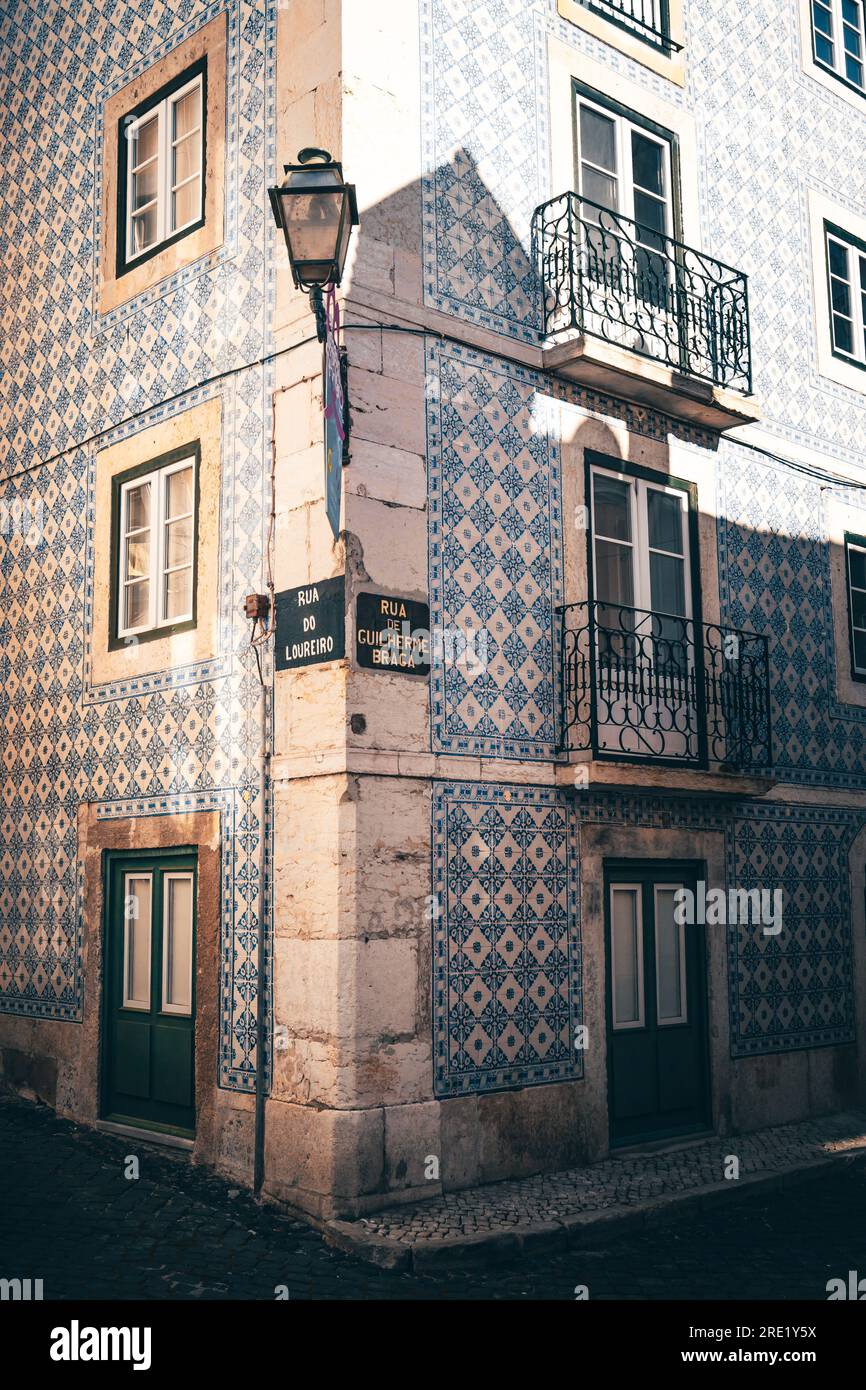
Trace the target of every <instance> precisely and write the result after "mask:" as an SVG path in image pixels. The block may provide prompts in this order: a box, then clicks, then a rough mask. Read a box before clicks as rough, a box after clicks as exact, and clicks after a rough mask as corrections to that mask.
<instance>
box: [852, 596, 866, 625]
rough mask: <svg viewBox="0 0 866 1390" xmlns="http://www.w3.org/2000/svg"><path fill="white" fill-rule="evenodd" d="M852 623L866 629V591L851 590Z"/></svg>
mask: <svg viewBox="0 0 866 1390" xmlns="http://www.w3.org/2000/svg"><path fill="white" fill-rule="evenodd" d="M851 621H852V622H853V624H854V626H855V627H862V628H866V590H863V589H852V590H851Z"/></svg>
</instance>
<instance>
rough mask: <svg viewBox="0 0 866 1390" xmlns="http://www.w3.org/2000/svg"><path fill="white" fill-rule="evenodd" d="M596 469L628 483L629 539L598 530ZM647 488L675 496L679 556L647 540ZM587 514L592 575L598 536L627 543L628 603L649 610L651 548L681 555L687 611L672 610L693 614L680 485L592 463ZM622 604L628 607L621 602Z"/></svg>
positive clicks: (684, 506) (684, 498) (595, 568)
mask: <svg viewBox="0 0 866 1390" xmlns="http://www.w3.org/2000/svg"><path fill="white" fill-rule="evenodd" d="M596 473H600V474H602V476H603V477H606V478H615V479H616V480H617V482H620V483H625V484H627V486H628V488H629V500H630V505H631V536H632V538H631V540H630V541H621V540H618V539H617V538H616V537H615V536H603V535H601V534H600V532H599V530H598V524H597V520H596V515H595V483H594V478H595V475H596ZM649 492H664V493H667V494H668V495H669V496H672V497H676V498H677V500H678V502H679V503H680V507H681V509H682V517H683V553H682V555H681V556H679V555H674V553H673V551H667V550H659V549H658V547H657V546H653V547H651V546H650V543H649V507H648V505H647V494H648V493H649ZM590 508H591V511H590V516H591V520H592V569H593V575H595V576H597V574H598V562H597V555H596V548H595V547H596V542H597V541H598V540H603V541H607V542H608V543H609V544H612V545H622V546H626V547H627V548H628V549H630V550H631V552H632V579H633V584H634V600H633V602H632V604H631V605H630V606H631V607H632V608H635V609H637V610H638V611H639V612H644V613H652V612H655V609H654V608H653V605H652V583H651V580H650V552H651V551H652V553H653V554H657V555H669V556H671V558H674V559H677V560H679V559H681V560H682V562H683V579H684V588H685V597H686V604H685V607H686V611H685V613H683V614H673V615H672V616H674V617H682V619H683V620H684V621H685V620H690V619H691V618H692V614H693V608H692V570H691V554H690V550H689V497H688V493H687V492H684V491H683V489H682V488H679V487H669V486H665V484H664V483H662V482H658V483H655V482H649V481H648V480H646V479H643V478H635V477H632V475H631V474H629V473H619V472H617V470H616V469H614V468H604V467H602V466H600V465H599V464H595V463H594V464H592V465H591V467H590ZM595 599H596V602H602V603H604V602H607V600H604V599H599V596H598V593H597V592H596V594H595ZM623 607H629V605H628V604H624V605H623Z"/></svg>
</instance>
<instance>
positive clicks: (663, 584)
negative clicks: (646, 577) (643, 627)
mask: <svg viewBox="0 0 866 1390" xmlns="http://www.w3.org/2000/svg"><path fill="white" fill-rule="evenodd" d="M685 570H686V567H685V564H684V563H683V561H682V560H677V559H674V558H673V557H672V556H670V555H659V554H658V553H657V552H656V551H653V552H652V553H651V554H650V595H651V596H650V603H651V604H652V607H653V612H654V613H674V614H677V615H678V616H679V615H683V614H684V613H685V611H686V574H685Z"/></svg>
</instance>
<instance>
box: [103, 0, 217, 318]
mask: <svg viewBox="0 0 866 1390" xmlns="http://www.w3.org/2000/svg"><path fill="white" fill-rule="evenodd" d="M202 60H204V61H205V62H206V64H207V110H206V119H205V132H204V144H205V167H204V217H203V221H202V223H201V224H200V225H199V226H197V227H195V228H193V229H192V230H191V231H189V232H186V233H182V234H181V235H180V236H179V238H178V239H177V240H172V241H169V242H168V243H167V244H166V243H163V244H162V245H161V246H159V247H158V248H157V249H156V251H155V253H154V254H149V255H147V256H146V257H145V258H144V259H143V260H136V261H133V262H132V263H131V264H130V265H129V266H128V267H127V268H126V269H125V270H124V271H123V273H122V274H118V269H119V267H118V222H119V218H118V176H119V171H120V164H121V160H120V151H119V148H118V145H119V137H120V131H121V125H122V121H123V119H124V117H125V116H126V115H128V114H129V112H131V111H136V110H137V109H139V108H140V107H141V106H142V104H143V103H146V102H147V100H148V99H149V98H151V97H155V96H156V94H157V93H158V92H161V91H162V90H163V89H165V88H167V87H169V86H170V85H171V83H172V82H173V81H174V80H175V79H176V78H177V77H179V76H180V75H181V74H182V73H184V72H187V71H188V70H189V69H191V68H193V67H194V66H195V65H196V64H197V63H200V62H202ZM103 129H104V135H103V150H102V157H103V169H104V171H105V176H104V180H103V187H102V210H101V211H102V216H101V242H100V254H99V264H100V279H99V312H100V313H102V314H106V313H109V312H110V311H111V310H112V309H116V308H117V307H118V306H119V305H121V304H123V303H125V302H126V301H127V300H130V299H133V298H135V297H136V296H137V295H139V294H142V293H144V292H145V291H146V290H149V289H151V288H152V287H153V286H154V285H156V284H158V283H159V282H160V281H161V280H164V279H166V278H167V277H168V276H170V275H174V274H176V273H177V271H179V270H182V269H184V268H185V267H187V266H189V265H192V264H193V262H195V261H197V260H200V259H201V258H202V257H203V256H206V255H209V254H211V253H212V252H214V251H216V250H217V249H218V248H219V247H220V246H222V244H223V241H224V239H225V144H226V133H225V130H226V16H225V13H222V14H220V15H218V16H217V17H216V18H215V19H213V20H211V22H210V23H209V24H205V25H204V26H203V27H202V28H201V29H199V30H198V31H197V32H196V33H195V34H193V35H192V36H191V37H190V38H188V39H187V40H186V41H185V42H184V43H181V44H178V46H177V47H176V48H174V49H172V51H171V52H170V53H168V54H166V56H165V57H164V58H162V59H160V61H159V62H158V63H154V64H153V66H152V67H150V68H148V69H147V71H146V72H144V73H142V75H141V76H140V77H137V78H135V79H134V80H133V81H132V82H129V83H127V85H126V86H125V87H122V88H121V89H120V91H118V92H115V93H114V95H113V96H112V97H110V98H109V99H108V101H107V102H106V104H105V110H104V122H103Z"/></svg>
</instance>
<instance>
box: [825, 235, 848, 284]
mask: <svg viewBox="0 0 866 1390" xmlns="http://www.w3.org/2000/svg"><path fill="white" fill-rule="evenodd" d="M827 247H828V250H829V255H830V274H831V275H838V277H839V279H840V280H847V279H848V252H847V250H846V249H845V247H844V246H840V244H839V242H838V241H828V242H827Z"/></svg>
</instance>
